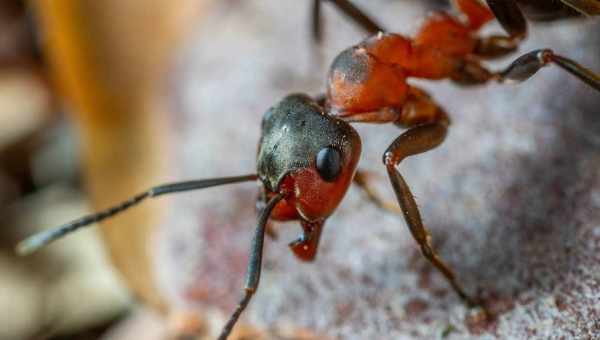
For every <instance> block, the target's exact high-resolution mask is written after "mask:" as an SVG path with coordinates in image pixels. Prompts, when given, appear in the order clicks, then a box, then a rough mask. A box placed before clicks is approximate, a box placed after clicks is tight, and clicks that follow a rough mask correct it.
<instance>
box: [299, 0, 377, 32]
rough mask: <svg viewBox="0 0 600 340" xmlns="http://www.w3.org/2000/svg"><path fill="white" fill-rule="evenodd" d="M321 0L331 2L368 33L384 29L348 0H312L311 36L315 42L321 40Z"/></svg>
mask: <svg viewBox="0 0 600 340" xmlns="http://www.w3.org/2000/svg"><path fill="white" fill-rule="evenodd" d="M323 2H331V3H333V5H335V7H336V8H337V9H338V10H340V11H341V12H342V13H343V14H345V15H346V16H347V17H348V18H350V19H351V20H352V21H354V22H355V23H356V24H358V26H360V27H361V28H362V29H363V30H364V31H365V32H366V33H368V34H369V35H373V34H377V33H378V32H384V31H385V29H384V28H383V27H381V25H380V24H378V23H377V22H376V21H375V20H373V19H372V18H370V17H369V16H368V15H367V14H366V13H365V12H364V11H362V10H361V9H360V8H358V7H356V5H354V4H353V3H352V2H351V1H349V0H313V7H312V14H311V25H312V37H313V40H314V41H315V42H317V43H320V42H321V41H322V40H323V19H322V18H321V6H322V3H323Z"/></svg>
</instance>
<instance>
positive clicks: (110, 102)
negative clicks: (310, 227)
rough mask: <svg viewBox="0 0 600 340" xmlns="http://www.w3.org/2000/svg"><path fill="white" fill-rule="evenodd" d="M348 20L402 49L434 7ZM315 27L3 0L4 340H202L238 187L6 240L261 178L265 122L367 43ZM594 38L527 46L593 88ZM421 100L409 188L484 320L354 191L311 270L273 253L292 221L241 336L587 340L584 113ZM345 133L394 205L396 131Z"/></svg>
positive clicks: (537, 30) (382, 3) (272, 5)
mask: <svg viewBox="0 0 600 340" xmlns="http://www.w3.org/2000/svg"><path fill="white" fill-rule="evenodd" d="M355 2H356V3H357V4H358V5H360V6H361V8H364V9H365V10H366V11H367V12H368V13H369V14H370V15H371V16H372V17H374V18H376V19H377V20H378V21H380V22H381V23H382V24H383V25H384V26H385V27H387V28H389V29H390V30H392V31H398V32H402V33H405V34H411V33H413V32H414V31H415V30H416V29H417V27H418V25H419V23H420V22H421V21H422V18H423V17H424V16H425V15H426V14H427V13H428V12H429V11H431V10H433V9H445V8H448V2H447V1H443V0H439V1H437V0H429V1H417V0H414V1H413V0H376V1H366V0H362V1H358V0H357V1H355ZM525 2H526V1H525ZM310 13H311V1H309V0H303V1H298V0H286V1H272V0H252V1H239V0H225V1H211V0H179V1H177V2H176V3H169V2H166V1H158V0H151V1H148V0H127V1H122V0H104V1H75V0H73V1H71V0H35V1H29V2H24V1H17V0H3V1H2V2H0V320H1V327H0V339H2V340H4V339H7V340H12V339H106V340H109V339H119V340H120V339H123V340H125V339H180V338H181V339H183V338H185V336H186V335H189V334H195V335H197V338H198V339H205V338H206V339H211V338H214V335H215V334H216V333H217V332H218V331H219V329H220V327H221V325H222V324H223V322H224V321H225V320H226V317H227V316H228V315H229V314H228V313H230V312H231V311H232V310H233V308H234V306H235V304H236V303H237V299H238V297H239V295H240V293H241V288H242V282H243V275H244V273H245V266H246V261H247V252H248V245H249V242H250V238H251V234H252V232H251V230H252V228H253V226H254V224H255V219H256V216H255V211H254V202H255V199H256V195H257V190H256V186H255V185H253V184H240V185H236V186H231V187H225V188H219V189H209V190H207V191H206V192H202V191H201V192H197V193H186V194H181V195H176V196H173V197H165V198H160V199H157V200H154V201H152V202H148V203H144V204H143V205H141V206H139V207H136V208H135V209H132V210H131V211H128V212H127V213H125V214H123V215H122V216H119V217H117V218H114V219H112V220H110V221H108V222H107V223H103V224H102V226H101V227H100V228H88V229H86V230H84V231H81V232H79V233H76V234H74V235H72V236H69V237H68V238H66V239H64V240H61V241H60V242H57V243H56V244H53V245H52V246H50V247H48V248H46V249H43V250H42V251H40V252H39V253H37V254H35V255H33V256H30V257H27V258H18V257H16V256H15V255H14V252H13V249H14V245H15V244H16V243H17V242H18V241H19V240H21V239H22V238H24V237H26V236H28V235H30V234H32V233H34V232H36V231H39V230H42V229H43V228H47V227H52V226H56V225H59V224H62V223H64V222H66V221H69V220H71V219H73V218H75V217H79V216H81V215H84V214H87V213H90V212H92V211H94V210H97V209H101V208H104V207H107V206H109V205H111V204H113V203H115V202H119V201H121V200H123V199H126V198H128V197H129V196H131V195H132V194H134V193H137V192H139V191H141V190H144V189H146V188H147V187H149V186H150V185H153V184H158V183H162V182H166V181H178V180H185V179H191V178H207V177H217V176H226V175H238V174H245V173H249V172H252V171H254V169H255V159H254V155H255V153H256V150H255V148H256V145H257V142H258V138H259V136H260V131H259V126H260V120H261V116H262V113H263V112H264V111H266V109H268V108H269V107H270V106H271V105H273V104H274V103H276V102H277V101H278V100H280V99H281V98H282V97H283V96H284V95H286V94H288V93H291V92H306V93H308V94H311V95H316V94H319V93H321V92H322V91H323V89H324V82H325V76H326V72H327V68H328V66H329V64H330V62H331V60H332V59H333V58H334V57H335V56H336V54H337V53H339V51H341V50H342V49H344V48H346V47H348V46H350V45H353V44H355V43H357V42H358V41H360V40H361V39H362V38H363V37H364V32H362V31H361V30H360V28H358V27H357V26H356V25H354V24H353V23H352V22H350V21H349V20H347V18H345V17H344V16H343V15H341V14H340V13H339V12H337V11H336V10H335V9H334V8H333V6H331V5H328V4H326V5H325V6H323V13H322V17H323V19H324V39H323V43H322V46H320V47H319V46H316V45H315V44H314V42H313V41H312V40H311V38H310V32H311V27H310V24H309V23H310V20H311V17H310ZM563 14H568V15H569V16H570V15H571V14H572V13H561V16H562V15H563ZM537 19H540V17H539V16H538V17H537ZM500 30H501V29H500V27H499V26H498V25H497V24H496V23H493V24H491V25H489V27H486V28H485V30H484V34H491V33H497V32H500ZM599 31H600V21H599V20H598V19H597V18H570V19H562V20H558V21H548V22H537V21H536V22H535V23H532V24H531V34H530V37H529V38H528V40H527V41H526V42H525V44H524V46H523V47H522V48H521V50H520V51H521V52H526V51H529V50H533V49H536V48H542V47H550V48H553V49H554V50H555V51H556V52H558V53H560V54H563V55H567V56H570V57H572V58H573V59H575V60H578V61H580V62H581V63H582V64H584V65H587V66H589V67H590V68H591V69H594V70H597V71H598V70H600V35H598V32H599ZM510 60H511V59H510V58H507V59H503V60H498V61H494V62H493V63H490V64H489V65H490V67H492V68H499V67H502V66H503V65H506V64H507V63H509V62H510ZM417 83H419V85H420V86H423V87H424V88H426V89H427V90H428V91H430V93H431V94H432V95H433V96H434V98H436V100H437V102H439V103H440V104H441V105H442V106H444V107H445V108H446V110H447V111H448V112H449V113H450V115H451V117H452V118H453V126H452V129H451V130H450V136H449V138H448V140H447V142H446V143H445V144H444V145H443V146H442V147H441V148H439V149H436V150H435V151H433V152H431V153H428V154H426V155H423V156H420V157H418V158H415V159H414V160H411V161H410V162H406V163H407V164H403V165H402V169H403V171H404V172H405V174H406V177H407V179H408V181H409V184H410V185H411V186H412V188H413V191H414V192H415V195H416V196H417V198H418V202H419V204H420V207H421V209H422V214H423V216H424V218H425V221H426V223H427V225H428V226H429V228H430V230H431V232H432V235H433V239H434V242H435V244H436V246H437V247H438V249H439V250H440V253H441V255H442V257H443V258H445V259H447V260H448V262H449V263H450V264H451V266H452V267H453V268H455V270H456V272H457V274H458V276H459V277H460V280H461V281H462V282H463V283H464V284H465V285H466V287H467V288H468V290H469V291H471V292H477V293H478V294H480V295H481V296H482V297H484V298H485V300H486V304H487V305H488V308H490V310H492V311H493V312H494V314H495V315H496V317H495V318H494V320H492V321H491V322H480V320H477V319H476V318H473V317H472V316H471V315H470V314H469V313H468V311H467V310H466V309H465V307H464V306H463V305H462V304H461V303H460V301H459V300H458V299H457V298H456V297H455V296H454V294H453V293H452V291H451V290H450V289H449V287H448V286H447V283H446V282H445V281H444V280H443V278H442V277H441V276H440V275H439V274H438V273H437V272H435V271H434V270H432V268H431V267H430V265H429V264H428V263H427V262H426V261H425V260H424V259H423V258H422V257H421V256H420V253H419V252H418V250H417V248H416V247H415V245H414V242H413V240H412V239H411V236H410V234H409V233H408V230H407V228H406V226H405V224H404V221H403V220H402V218H401V217H400V216H395V215H392V214H389V213H385V212H382V211H380V210H378V209H377V208H375V207H373V206H372V205H371V204H370V203H369V202H368V201H367V200H365V197H364V196H363V195H362V193H361V192H360V191H359V190H356V189H355V188H354V189H351V190H350V191H349V193H348V195H347V197H346V199H345V202H344V203H343V204H342V205H341V206H340V208H339V210H338V212H337V213H336V214H335V215H334V216H332V217H331V219H330V220H328V224H327V228H326V229H325V233H324V235H323V240H322V244H321V249H320V254H319V258H318V259H317V261H316V262H315V263H313V264H302V263H298V261H297V260H296V259H295V258H294V257H293V255H292V254H291V252H289V250H288V249H287V246H286V245H287V242H288V241H290V240H292V239H294V238H295V236H296V234H297V233H298V232H299V228H298V227H297V226H296V225H294V224H289V225H288V224H285V225H281V228H280V229H278V232H279V237H278V238H277V239H276V240H269V241H268V242H267V245H266V248H267V249H266V255H265V264H264V271H263V278H262V281H261V287H260V289H259V292H258V294H257V295H256V297H255V298H254V300H253V302H252V304H251V305H250V307H249V309H248V311H247V313H246V314H245V315H244V317H243V318H242V322H241V324H240V325H239V327H237V328H236V333H235V334H234V335H233V336H232V338H233V339H413V338H414V339H432V338H449V339H452V338H455V339H466V338H539V339H548V338H561V337H564V338H567V339H570V338H577V339H600V304H599V303H598V301H600V210H599V209H598V208H599V207H600V177H599V175H600V174H599V173H598V171H597V169H598V168H599V166H600V152H599V150H600V138H599V137H598V136H600V120H598V119H597V116H598V114H599V113H600V112H599V111H600V95H599V94H598V93H597V92H594V91H593V90H591V89H590V88H589V87H587V86H586V85H585V84H582V83H580V82H578V81H577V80H576V79H575V78H573V77H571V76H569V75H568V74H565V73H564V72H562V71H560V70H558V69H556V68H553V67H550V68H548V69H545V70H544V71H542V72H541V73H540V74H538V75H536V76H535V77H534V78H533V79H531V80H530V81H528V82H526V83H524V84H520V85H498V84H490V85H489V86H484V87H478V88H461V87H458V86H456V85H454V84H451V83H449V82H439V83H438V82H422V81H421V82H417ZM357 129H358V130H359V132H360V133H361V135H362V136H363V143H364V148H363V155H362V159H361V168H363V169H366V170H368V171H370V172H371V173H372V176H373V178H375V182H376V188H377V189H378V191H379V192H381V194H382V195H383V196H385V197H386V198H388V199H390V200H392V199H393V194H392V191H391V190H390V188H389V187H388V182H387V179H386V178H385V174H384V171H382V170H383V169H382V166H381V165H380V158H381V154H382V152H383V151H384V150H385V148H386V147H387V145H388V144H389V143H390V142H391V141H392V140H393V139H394V138H395V137H396V136H397V135H398V134H399V133H400V131H399V130H398V129H397V128H395V127H393V126H359V127H357ZM208 191H210V192H208Z"/></svg>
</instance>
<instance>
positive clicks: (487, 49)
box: [474, 0, 527, 58]
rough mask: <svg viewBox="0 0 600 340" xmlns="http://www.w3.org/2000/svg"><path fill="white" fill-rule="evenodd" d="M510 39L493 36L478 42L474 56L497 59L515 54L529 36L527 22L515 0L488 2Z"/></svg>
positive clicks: (487, 0) (492, 0)
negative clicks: (520, 44)
mask: <svg viewBox="0 0 600 340" xmlns="http://www.w3.org/2000/svg"><path fill="white" fill-rule="evenodd" d="M486 2H487V4H488V6H489V8H490V9H491V11H492V12H493V13H494V15H495V16H496V19H497V20H498V22H499V23H500V25H501V26H502V28H504V30H505V31H506V32H507V33H508V37H506V36H500V35H493V36H490V37H485V38H481V39H479V40H478V41H477V45H476V46H475V51H474V54H476V55H478V56H480V57H485V58H495V57H500V56H503V55H506V54H508V53H511V52H514V51H515V50H516V49H517V48H518V46H519V43H520V42H521V41H522V40H523V39H525V36H526V35H527V21H526V20H525V16H524V15H523V12H522V11H521V9H520V8H519V6H518V5H517V2H516V1H515V0H486Z"/></svg>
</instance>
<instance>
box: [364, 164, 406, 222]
mask: <svg viewBox="0 0 600 340" xmlns="http://www.w3.org/2000/svg"><path fill="white" fill-rule="evenodd" d="M370 177H371V175H370V174H369V173H367V172H366V171H363V170H360V169H359V170H357V171H356V174H355V175H354V179H353V181H354V184H356V185H357V186H358V187H359V188H361V189H362V191H363V192H364V193H365V194H366V195H367V199H368V200H369V201H371V202H372V203H373V204H375V205H376V206H377V207H378V208H379V209H382V210H385V211H388V212H391V213H394V214H399V213H402V210H400V208H398V205H397V204H396V203H395V202H388V201H385V200H384V199H382V198H381V197H380V196H379V195H378V194H377V192H376V191H375V190H374V189H373V188H372V187H371V185H370Z"/></svg>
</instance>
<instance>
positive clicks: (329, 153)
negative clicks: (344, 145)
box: [317, 147, 342, 182]
mask: <svg viewBox="0 0 600 340" xmlns="http://www.w3.org/2000/svg"><path fill="white" fill-rule="evenodd" d="M317 171H318V172H319V175H321V178H323V179H324V180H325V181H326V182H333V181H335V179H336V178H337V177H338V176H339V175H340V172H341V171H342V155H340V152H339V151H338V150H336V149H334V148H332V147H326V148H323V149H321V151H319V153H318V154H317Z"/></svg>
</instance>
